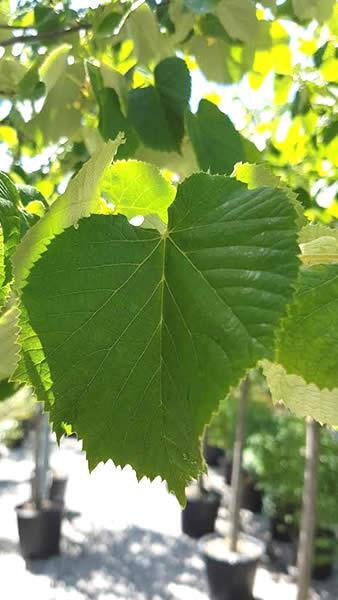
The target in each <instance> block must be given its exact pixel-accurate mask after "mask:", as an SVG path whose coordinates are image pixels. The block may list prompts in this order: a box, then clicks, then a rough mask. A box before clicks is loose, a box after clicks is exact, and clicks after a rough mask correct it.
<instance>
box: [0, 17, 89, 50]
mask: <svg viewBox="0 0 338 600" xmlns="http://www.w3.org/2000/svg"><path fill="white" fill-rule="evenodd" d="M91 28H92V26H91V25H90V24H86V23H83V24H82V25H75V26H74V27H69V29H62V30H60V31H41V33H37V34H36V35H33V34H32V35H17V36H15V37H11V38H9V39H7V40H3V41H2V42H0V46H2V47H3V48H6V47H7V46H13V45H14V44H20V43H22V44H26V43H27V42H40V41H43V40H53V39H58V38H59V37H63V36H65V35H69V34H71V33H75V32H76V31H80V30H81V29H84V30H89V29H91ZM31 29H34V28H31Z"/></svg>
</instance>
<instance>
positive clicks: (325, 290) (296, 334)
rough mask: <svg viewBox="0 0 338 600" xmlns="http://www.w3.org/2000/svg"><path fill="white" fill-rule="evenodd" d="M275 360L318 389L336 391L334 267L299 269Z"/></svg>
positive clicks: (337, 277) (337, 286)
mask: <svg viewBox="0 0 338 600" xmlns="http://www.w3.org/2000/svg"><path fill="white" fill-rule="evenodd" d="M278 346H279V350H278V356H277V360H278V362H279V363H281V364H282V365H283V367H285V369H286V371H287V372H288V373H290V374H295V375H300V376H301V377H303V379H304V380H305V381H306V382H307V383H314V384H316V385H317V386H319V388H328V389H333V388H337V387H338V264H337V263H334V264H328V265H318V266H313V267H311V268H302V269H301V271H300V275H299V279H298V284H297V289H296V295H295V298H294V301H293V302H292V304H291V305H290V307H289V314H288V317H287V318H286V319H285V322H284V323H283V328H282V330H281V334H280V336H279V344H278Z"/></svg>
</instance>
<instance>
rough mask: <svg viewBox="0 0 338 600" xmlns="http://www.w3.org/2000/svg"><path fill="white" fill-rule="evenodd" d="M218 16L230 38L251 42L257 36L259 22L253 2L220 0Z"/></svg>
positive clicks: (217, 9)
mask: <svg viewBox="0 0 338 600" xmlns="http://www.w3.org/2000/svg"><path fill="white" fill-rule="evenodd" d="M216 14H217V16H218V18H219V20H220V21H221V23H222V25H223V27H224V29H225V31H226V32H227V33H228V34H229V36H230V37H232V38H235V39H239V40H241V41H243V42H251V41H252V39H253V38H254V37H255V36H256V33H257V30H258V21H257V18H256V7H255V3H254V2H252V1H251V0H220V2H219V3H218V5H217V8H216Z"/></svg>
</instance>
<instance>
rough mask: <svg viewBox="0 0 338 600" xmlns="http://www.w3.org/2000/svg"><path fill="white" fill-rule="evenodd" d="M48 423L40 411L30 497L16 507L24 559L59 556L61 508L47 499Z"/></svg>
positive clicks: (37, 421) (37, 420)
mask: <svg viewBox="0 0 338 600" xmlns="http://www.w3.org/2000/svg"><path fill="white" fill-rule="evenodd" d="M49 433H50V430H49V424H48V418H47V415H46V414H44V413H42V412H40V413H39V414H38V415H37V419H36V443H35V471H34V477H33V482H32V498H31V499H30V500H29V501H28V502H25V503H24V504H22V505H20V506H18V507H17V509H16V512H17V519H18V529H19V540H20V549H21V553H22V555H23V557H24V558H26V559H35V558H39V559H43V558H49V557H50V556H53V555H55V554H58V553H59V549H60V534H61V521H62V510H63V508H62V505H61V504H60V503H58V502H54V501H51V500H49V499H48V462H49Z"/></svg>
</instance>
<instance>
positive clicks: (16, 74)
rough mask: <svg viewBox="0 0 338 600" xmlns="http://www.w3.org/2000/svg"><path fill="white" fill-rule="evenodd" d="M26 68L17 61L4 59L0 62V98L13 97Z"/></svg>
mask: <svg viewBox="0 0 338 600" xmlns="http://www.w3.org/2000/svg"><path fill="white" fill-rule="evenodd" d="M25 73H26V68H25V67H24V65H23V64H22V63H21V62H19V61H18V60H14V59H13V58H7V57H4V58H2V59H1V60H0V96H14V95H15V94H16V93H17V91H18V85H19V82H20V80H21V79H22V78H23V76H24V75H25Z"/></svg>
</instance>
